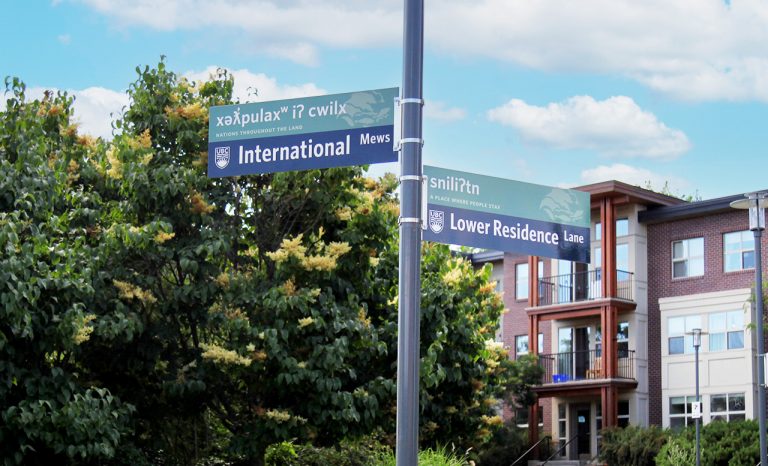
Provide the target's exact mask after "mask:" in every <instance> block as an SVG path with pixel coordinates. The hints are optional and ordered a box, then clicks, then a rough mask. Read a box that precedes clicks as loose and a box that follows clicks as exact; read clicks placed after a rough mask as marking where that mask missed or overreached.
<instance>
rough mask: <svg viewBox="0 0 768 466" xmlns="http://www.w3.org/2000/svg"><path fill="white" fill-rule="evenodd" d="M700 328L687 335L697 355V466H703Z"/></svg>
mask: <svg viewBox="0 0 768 466" xmlns="http://www.w3.org/2000/svg"><path fill="white" fill-rule="evenodd" d="M702 333H704V332H702V331H701V329H700V328H694V329H691V332H690V333H688V334H687V335H693V350H694V353H695V354H696V405H695V406H694V409H693V418H694V420H695V421H696V466H701V442H700V439H701V437H700V435H701V428H700V426H701V400H700V399H699V347H701V335H702Z"/></svg>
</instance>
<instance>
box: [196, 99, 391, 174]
mask: <svg viewBox="0 0 768 466" xmlns="http://www.w3.org/2000/svg"><path fill="white" fill-rule="evenodd" d="M397 94H398V89H397V88H389V89H379V90H373V91H362V92H351V93H345V94H335V95H326V96H318V97H307V98H301V99H288V100H279V101H272V102H264V103H249V104H240V105H223V106H218V107H211V109H210V115H209V126H208V176H209V177H212V178H218V177H224V176H238V175H247V174H253V173H274V172H282V171H290V170H310V169H316V168H328V167H342V166H353V165H368V164H373V163H385V162H395V161H397V152H395V151H394V150H393V146H394V137H395V136H394V99H395V97H396V96H397Z"/></svg>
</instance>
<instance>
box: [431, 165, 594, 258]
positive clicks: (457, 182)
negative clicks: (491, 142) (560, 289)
mask: <svg viewBox="0 0 768 466" xmlns="http://www.w3.org/2000/svg"><path fill="white" fill-rule="evenodd" d="M424 175H425V176H426V180H427V190H426V194H425V195H426V196H427V210H428V216H427V220H428V225H427V229H426V230H425V232H424V239H425V240H428V241H436V242H440V243H447V244H458V245H462V246H472V247H478V248H485V249H495V250H499V251H507V252H516V253H520V254H527V255H533V256H542V257H552V258H556V259H565V260H570V261H575V262H589V249H590V239H589V231H590V228H589V226H590V224H589V219H590V198H589V194H588V193H584V192H581V191H576V190H572V189H561V188H554V187H549V186H542V185H537V184H531V183H523V182H520V181H512V180H505V179H502V178H496V177H493V176H485V175H477V174H474V173H467V172H460V171H455V170H448V169H445V168H438V167H431V166H427V165H425V166H424Z"/></svg>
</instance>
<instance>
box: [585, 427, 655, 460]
mask: <svg viewBox="0 0 768 466" xmlns="http://www.w3.org/2000/svg"><path fill="white" fill-rule="evenodd" d="M667 437H668V433H667V432H665V431H663V430H661V429H660V428H658V427H656V426H651V427H648V428H644V427H636V426H629V427H625V428H619V427H616V428H609V429H605V430H604V431H603V443H602V447H601V450H600V459H601V460H603V461H605V462H606V463H608V464H609V465H610V466H646V465H647V466H653V465H654V464H655V462H654V461H655V458H656V455H658V453H659V451H660V450H661V447H662V446H663V445H664V443H665V442H666V441H667Z"/></svg>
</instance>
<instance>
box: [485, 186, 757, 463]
mask: <svg viewBox="0 0 768 466" xmlns="http://www.w3.org/2000/svg"><path fill="white" fill-rule="evenodd" d="M576 189H579V190H582V191H586V192H588V193H590V196H591V204H592V205H591V207H592V213H591V256H590V257H591V262H590V264H578V263H571V262H568V261H562V260H555V259H549V258H536V257H528V256H520V255H514V254H509V253H506V254H502V253H496V252H486V253H482V254H477V255H475V257H474V258H473V259H474V260H476V261H477V262H492V263H494V275H495V276H496V277H498V278H500V279H501V282H500V285H499V286H500V289H501V290H503V291H504V302H505V305H506V307H507V309H508V312H507V313H505V315H504V316H503V317H502V322H501V323H500V331H499V334H498V338H499V339H500V340H501V341H503V342H504V344H505V346H506V347H507V348H508V349H509V351H510V357H513V358H518V357H520V356H521V355H523V354H527V353H530V352H535V353H537V354H538V355H539V362H540V364H541V365H542V367H543V368H544V372H545V375H544V378H543V380H542V381H541V384H540V385H539V386H537V387H536V392H537V394H538V396H539V406H538V407H536V408H531V409H529V410H527V412H526V411H525V410H517V411H516V412H514V413H509V414H510V416H513V417H514V418H515V419H517V421H518V425H521V426H524V425H527V426H528V428H529V434H530V436H531V438H533V439H535V438H537V437H538V435H539V431H540V430H541V431H543V433H544V434H548V435H550V436H551V437H552V439H553V443H554V446H555V448H556V449H557V448H560V449H561V450H560V452H559V455H558V456H559V458H560V459H570V460H585V459H590V458H593V457H595V456H596V455H597V451H598V449H599V444H600V429H601V428H603V427H609V426H614V425H620V426H623V425H628V424H634V425H641V426H647V425H649V424H655V425H659V426H663V427H673V428H674V427H679V426H684V425H686V424H688V423H690V422H693V421H692V418H691V402H692V401H693V400H694V398H693V395H694V393H695V392H694V387H695V377H694V358H693V346H692V342H691V341H692V340H691V336H690V335H687V334H686V333H689V332H690V330H691V329H692V328H700V329H702V330H703V331H704V332H705V335H704V336H703V338H702V345H701V347H700V366H699V367H700V385H701V394H702V401H703V421H704V422H705V423H706V422H710V421H712V420H716V419H722V420H726V421H730V420H737V419H744V418H755V417H756V411H755V402H754V400H755V399H756V395H755V394H756V386H755V384H754V382H753V381H754V380H755V379H756V377H754V371H755V370H756V369H755V367H756V366H755V361H756V358H755V355H756V349H755V348H756V344H755V341H754V340H755V338H754V335H753V332H752V331H750V327H749V324H750V323H752V322H754V318H753V317H752V314H753V313H752V306H751V302H750V296H751V293H752V288H751V287H752V286H753V285H754V263H755V262H754V241H753V236H752V232H750V231H749V230H748V224H749V220H748V215H747V213H746V212H744V211H737V210H734V209H732V208H731V207H730V202H731V201H733V200H736V199H742V198H743V195H741V194H739V195H735V196H730V197H727V198H721V199H713V200H707V201H697V202H692V203H687V202H684V201H681V200H680V199H676V198H673V197H669V196H664V195H661V194H659V193H655V192H652V191H648V190H644V189H641V188H637V187H633V186H630V185H627V184H624V183H620V182H616V181H611V182H605V183H598V184H593V185H588V186H582V187H579V188H576ZM763 246H764V247H763V251H765V250H766V249H768V248H766V247H765V246H766V241H765V239H764V240H763ZM765 263H766V261H765V259H764V261H763V264H765ZM532 277H536V278H535V279H533V278H532ZM605 328H611V329H612V331H611V332H603V331H602V329H605ZM534 335H536V338H535V339H534ZM529 421H530V422H529ZM536 426H539V428H538V429H537V428H536Z"/></svg>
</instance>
